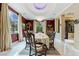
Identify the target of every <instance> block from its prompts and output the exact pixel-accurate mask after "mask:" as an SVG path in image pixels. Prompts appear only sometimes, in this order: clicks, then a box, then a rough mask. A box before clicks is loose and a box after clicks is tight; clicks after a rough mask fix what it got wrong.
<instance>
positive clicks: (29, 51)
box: [29, 46, 31, 56]
mask: <svg viewBox="0 0 79 59" xmlns="http://www.w3.org/2000/svg"><path fill="white" fill-rule="evenodd" d="M29 56H31V46H30V51H29Z"/></svg>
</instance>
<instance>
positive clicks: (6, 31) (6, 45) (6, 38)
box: [0, 3, 12, 51]
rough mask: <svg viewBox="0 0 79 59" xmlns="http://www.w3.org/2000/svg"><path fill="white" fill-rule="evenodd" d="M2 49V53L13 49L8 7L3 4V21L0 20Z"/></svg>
mask: <svg viewBox="0 0 79 59" xmlns="http://www.w3.org/2000/svg"><path fill="white" fill-rule="evenodd" d="M0 27H1V29H0V32H1V37H0V49H1V51H5V50H8V49H10V48H11V44H12V40H11V34H10V28H11V26H10V21H9V14H8V5H7V4H6V3H2V5H1V19H0Z"/></svg>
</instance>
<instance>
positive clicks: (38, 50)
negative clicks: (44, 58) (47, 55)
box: [36, 44, 43, 52]
mask: <svg viewBox="0 0 79 59" xmlns="http://www.w3.org/2000/svg"><path fill="white" fill-rule="evenodd" d="M36 50H37V52H41V51H43V46H42V45H40V44H36Z"/></svg>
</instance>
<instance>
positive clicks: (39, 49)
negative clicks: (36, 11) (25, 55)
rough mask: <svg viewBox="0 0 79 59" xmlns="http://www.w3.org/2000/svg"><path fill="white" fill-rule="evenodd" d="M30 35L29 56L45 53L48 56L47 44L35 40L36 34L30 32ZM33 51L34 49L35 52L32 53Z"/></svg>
mask: <svg viewBox="0 0 79 59" xmlns="http://www.w3.org/2000/svg"><path fill="white" fill-rule="evenodd" d="M28 37H29V42H30V45H29V48H30V51H29V56H32V55H35V56H41V55H45V56H46V52H47V46H46V45H45V44H43V43H38V42H36V41H35V35H34V34H33V33H28ZM32 51H34V54H32Z"/></svg>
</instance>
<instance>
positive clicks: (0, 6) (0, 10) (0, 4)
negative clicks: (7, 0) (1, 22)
mask: <svg viewBox="0 0 79 59" xmlns="http://www.w3.org/2000/svg"><path fill="white" fill-rule="evenodd" d="M0 11H1V3H0Z"/></svg>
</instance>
